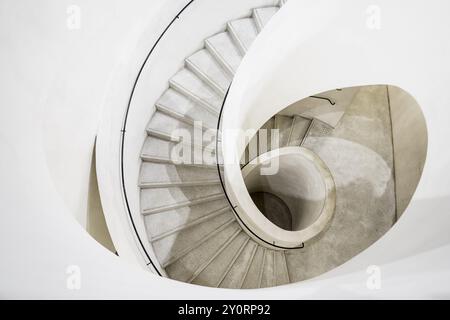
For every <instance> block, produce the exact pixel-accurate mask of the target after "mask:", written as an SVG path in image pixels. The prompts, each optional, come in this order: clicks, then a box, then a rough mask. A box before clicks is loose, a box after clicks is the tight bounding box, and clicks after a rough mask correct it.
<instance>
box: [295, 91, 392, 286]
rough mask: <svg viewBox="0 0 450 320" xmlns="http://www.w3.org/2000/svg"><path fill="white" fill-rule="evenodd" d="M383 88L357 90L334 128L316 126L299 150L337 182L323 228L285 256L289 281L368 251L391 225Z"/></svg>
mask: <svg viewBox="0 0 450 320" xmlns="http://www.w3.org/2000/svg"><path fill="white" fill-rule="evenodd" d="M391 132H392V131H391V122H390V116H389V104H388V99H387V90H386V87H385V86H373V87H364V88H361V89H360V90H359V91H358V92H357V93H356V95H355V98H354V100H353V102H352V104H351V105H350V106H349V107H348V109H347V111H346V113H345V115H344V116H343V117H342V119H341V121H340V122H339V123H338V125H337V126H336V129H335V130H328V129H327V128H326V125H323V124H322V123H320V122H317V123H316V124H315V125H314V127H313V128H312V129H311V131H310V133H309V135H308V137H307V138H306V140H305V143H304V147H306V148H309V149H311V150H313V151H314V152H316V153H317V154H318V155H319V156H320V157H321V158H322V160H323V161H324V162H325V163H326V164H327V166H328V167H329V169H330V171H331V173H332V175H333V178H334V180H335V183H336V194H337V199H336V211H335V214H334V217H333V220H332V221H331V223H330V226H329V228H328V230H327V231H326V232H324V233H322V234H321V236H319V237H318V238H316V239H315V240H313V242H310V243H307V245H306V246H305V248H304V249H301V250H296V251H290V252H288V253H286V257H287V262H288V267H289V275H290V277H291V281H300V280H304V279H308V278H311V277H314V276H317V275H319V274H321V273H324V272H326V271H329V270H331V269H333V268H335V267H337V266H339V265H340V264H342V263H344V262H345V261H347V260H348V259H351V258H352V257H353V256H355V255H356V254H358V253H359V252H361V251H362V250H364V249H366V248H367V247H369V246H370V245H371V244H372V243H374V242H375V241H376V240H378V239H379V238H380V237H381V236H382V235H383V234H385V233H386V232H387V231H388V230H389V229H390V228H391V226H392V225H393V223H394V222H395V192H394V174H393V149H392V134H391Z"/></svg>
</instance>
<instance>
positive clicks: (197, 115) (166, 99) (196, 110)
mask: <svg viewBox="0 0 450 320" xmlns="http://www.w3.org/2000/svg"><path fill="white" fill-rule="evenodd" d="M156 108H157V109H158V110H159V111H161V112H164V113H166V114H168V115H170V116H172V117H174V118H177V119H179V120H181V121H185V122H186V123H189V124H191V125H194V122H199V123H201V124H202V125H203V126H204V127H206V128H210V129H216V127H217V121H218V116H217V114H216V113H212V112H210V111H209V110H206V109H205V108H204V107H203V106H201V105H199V104H198V103H196V102H194V101H193V100H190V99H188V98H187V97H186V96H185V95H183V94H181V93H179V92H177V91H175V90H173V89H171V88H169V89H167V90H166V92H164V94H163V95H162V96H161V98H159V100H158V101H157V103H156Z"/></svg>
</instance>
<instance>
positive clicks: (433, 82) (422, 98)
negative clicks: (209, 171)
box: [223, 0, 450, 275]
mask: <svg viewBox="0 0 450 320" xmlns="http://www.w3.org/2000/svg"><path fill="white" fill-rule="evenodd" d="M374 4H375V5H378V6H379V8H380V10H381V11H380V12H381V29H379V30H372V29H370V28H368V27H367V25H366V21H367V19H368V18H369V15H366V10H367V8H369V7H370V6H371V5H374ZM448 6H449V4H448V3H447V2H445V1H434V2H433V5H431V4H430V3H429V2H426V1H413V2H412V1H396V2H395V4H393V3H392V2H389V1H376V2H373V1H328V0H322V1H315V2H314V3H311V2H306V1H305V2H303V1H290V2H289V3H288V4H287V5H286V7H284V8H283V9H282V10H281V12H280V13H279V14H278V15H277V16H275V17H274V18H273V19H272V20H271V22H270V23H269V26H268V27H267V29H265V30H264V31H263V32H262V33H261V35H260V37H259V38H258V39H257V40H256V41H255V43H254V45H253V46H252V48H251V49H250V51H249V52H248V54H247V55H246V56H245V58H244V61H243V63H242V65H241V68H240V70H239V72H238V74H237V76H236V77H235V80H234V82H233V86H232V89H231V91H230V94H229V96H228V101H227V104H226V106H225V113H224V120H223V121H224V122H223V126H224V128H241V129H244V130H245V129H247V128H252V127H256V128H258V127H260V126H261V125H262V124H263V123H264V122H265V121H266V120H267V118H269V117H270V116H271V115H272V114H273V113H274V112H276V111H277V110H274V109H273V108H274V106H276V107H277V108H278V110H281V109H283V108H284V107H285V106H287V105H289V104H291V103H292V102H294V101H297V100H300V99H302V98H304V97H307V96H309V95H312V94H315V93H317V92H322V91H325V90H329V89H332V88H340V87H351V86H356V85H369V84H393V85H396V86H398V87H401V88H402V89H404V90H406V91H407V92H409V93H410V94H412V95H413V96H414V98H415V99H416V100H417V102H418V103H419V105H420V106H421V107H422V109H423V112H424V115H425V118H426V121H427V127H428V139H429V144H428V145H429V149H428V155H427V160H426V164H425V169H424V171H423V176H422V179H421V182H420V183H419V187H418V189H417V191H416V194H415V196H414V198H413V201H412V202H411V204H410V206H409V208H408V209H407V210H406V211H405V213H404V215H403V217H402V219H400V220H399V222H398V223H397V224H396V225H395V226H394V228H392V230H391V231H390V232H388V234H387V235H386V236H385V237H383V238H382V239H381V240H380V241H378V242H377V243H376V244H375V245H374V246H373V247H372V248H369V249H368V250H367V251H366V252H364V253H363V254H361V255H360V256H358V257H357V258H355V259H353V260H351V261H349V262H348V263H347V264H346V265H345V268H342V269H341V270H344V269H345V270H350V269H351V270H356V269H357V268H361V267H363V266H365V265H367V263H369V264H370V263H374V264H380V265H381V264H383V263H387V262H393V261H396V260H398V259H400V258H403V257H407V256H411V255H415V254H417V253H418V252H423V251H426V250H431V249H436V248H438V247H440V246H444V245H448V244H449V243H450V236H449V233H448V229H449V227H450V216H449V215H448V214H446V212H449V209H450V180H449V179H445V178H443V177H444V176H445V175H446V174H447V173H448V172H449V171H450V152H448V148H447V147H446V145H448V137H449V136H450V126H449V125H448V121H449V119H450V109H449V108H448V102H446V101H447V99H448V97H447V95H446V92H447V89H446V88H447V86H448V84H449V83H450V64H449V62H448V59H447V57H448V54H449V53H450V41H449V40H448V39H450V38H449V30H450V28H449V23H448V21H447V19H446V17H445V14H444V12H446V9H448ZM319 17H320V18H319ZM431 17H433V18H431ZM419 20H420V21H421V23H420V24H418V23H417V21H419ZM256 106H257V108H258V113H256V114H255V113H252V112H251V110H252V109H253V108H255V107H256ZM227 138H229V137H227V136H225V140H224V143H223V152H224V156H225V157H230V158H232V159H233V158H235V159H238V156H237V155H238V154H240V152H241V151H242V150H243V148H244V146H243V145H236V144H235V141H233V140H232V139H227ZM237 141H239V140H237ZM227 169H228V170H227ZM226 174H227V183H228V185H229V189H230V190H233V193H232V194H231V196H232V198H233V199H238V198H239V197H242V195H243V194H245V193H246V190H245V185H244V183H243V181H242V177H241V175H240V170H239V168H238V167H237V166H234V165H229V166H228V167H226ZM246 200H247V197H245V201H246ZM425 221H427V222H426V223H425V226H427V227H424V222H425ZM387 248H390V249H387ZM392 248H395V250H391V249H392ZM363 257H364V258H363ZM449 260H450V254H449V253H447V254H445V255H443V256H442V257H441V259H440V261H439V262H438V263H439V264H448V263H449ZM405 271H406V270H405ZM336 272H337V271H332V272H330V273H329V274H330V275H332V274H336Z"/></svg>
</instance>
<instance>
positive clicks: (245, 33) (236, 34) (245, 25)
mask: <svg viewBox="0 0 450 320" xmlns="http://www.w3.org/2000/svg"><path fill="white" fill-rule="evenodd" d="M228 31H229V32H230V35H231V37H232V38H233V40H234V41H235V43H236V45H237V46H238V48H239V50H240V52H241V54H243V55H245V53H246V52H247V51H248V49H250V46H251V45H252V43H253V41H254V40H255V39H256V36H257V35H258V29H257V28H256V25H255V21H254V19H253V18H244V19H238V20H234V21H230V22H228Z"/></svg>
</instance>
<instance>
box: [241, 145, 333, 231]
mask: <svg viewBox="0 0 450 320" xmlns="http://www.w3.org/2000/svg"><path fill="white" fill-rule="evenodd" d="M271 161H272V162H273V161H276V162H277V170H275V171H274V172H273V174H267V175H266V174H264V173H263V170H261V168H263V167H264V166H267V164H268V163H269V162H271ZM322 170H327V169H326V168H325V167H324V166H323V164H322V163H321V162H320V159H318V157H317V156H313V155H312V152H311V151H309V150H306V149H304V148H301V147H287V148H281V149H277V150H274V151H271V152H269V153H267V154H263V155H261V156H260V157H258V158H256V159H255V160H253V161H252V162H250V163H249V164H248V165H247V166H246V167H245V168H244V169H243V171H242V173H243V176H244V181H245V184H246V187H247V190H248V191H249V194H250V196H251V197H252V200H253V201H254V203H255V205H256V206H257V208H258V209H259V211H260V212H261V213H262V214H263V215H264V216H265V217H266V218H267V219H269V220H270V221H271V222H272V223H273V224H275V225H276V226H278V227H280V228H282V229H284V230H287V231H300V230H303V229H305V228H308V227H309V226H311V225H312V224H313V223H314V222H315V221H316V220H317V219H318V218H319V216H320V215H321V214H322V213H323V208H324V207H325V205H324V204H325V201H326V200H327V197H328V190H327V188H326V183H325V179H326V178H327V177H326V175H324V174H323V171H322Z"/></svg>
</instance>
